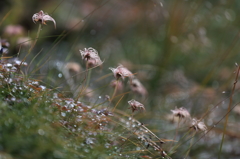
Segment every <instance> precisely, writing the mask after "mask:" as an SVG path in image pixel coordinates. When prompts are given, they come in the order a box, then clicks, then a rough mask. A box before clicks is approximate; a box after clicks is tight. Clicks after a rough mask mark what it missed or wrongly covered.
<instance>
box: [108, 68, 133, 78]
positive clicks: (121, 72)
mask: <svg viewBox="0 0 240 159" xmlns="http://www.w3.org/2000/svg"><path fill="white" fill-rule="evenodd" d="M109 69H110V70H112V72H113V75H114V77H115V78H116V79H119V78H122V79H123V80H124V79H125V77H129V78H131V79H133V77H134V76H133V74H132V72H131V71H129V70H128V69H127V68H126V67H124V66H123V65H119V66H118V67H117V68H112V67H110V68H109Z"/></svg>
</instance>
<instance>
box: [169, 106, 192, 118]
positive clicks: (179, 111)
mask: <svg viewBox="0 0 240 159" xmlns="http://www.w3.org/2000/svg"><path fill="white" fill-rule="evenodd" d="M171 111H172V113H173V115H174V116H177V117H179V118H189V117H190V114H189V112H188V111H187V109H186V108H183V107H181V108H177V107H176V108H175V110H171Z"/></svg>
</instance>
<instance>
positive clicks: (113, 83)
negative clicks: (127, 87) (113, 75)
mask: <svg viewBox="0 0 240 159" xmlns="http://www.w3.org/2000/svg"><path fill="white" fill-rule="evenodd" d="M110 86H111V87H113V88H116V89H117V91H122V90H123V82H122V81H117V80H112V81H111V83H110Z"/></svg>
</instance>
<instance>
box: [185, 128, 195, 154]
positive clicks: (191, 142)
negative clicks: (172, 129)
mask: <svg viewBox="0 0 240 159" xmlns="http://www.w3.org/2000/svg"><path fill="white" fill-rule="evenodd" d="M195 134H196V131H195V132H194V133H193V135H192V139H191V141H190V146H189V149H188V151H187V153H186V156H185V158H187V156H188V154H189V152H190V150H191V148H192V145H193V140H194V136H195Z"/></svg>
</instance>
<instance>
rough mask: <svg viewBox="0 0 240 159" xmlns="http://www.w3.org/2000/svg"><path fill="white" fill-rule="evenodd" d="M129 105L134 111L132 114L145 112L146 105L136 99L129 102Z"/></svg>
mask: <svg viewBox="0 0 240 159" xmlns="http://www.w3.org/2000/svg"><path fill="white" fill-rule="evenodd" d="M128 104H129V105H130V106H131V107H130V108H131V109H132V112H134V111H135V110H141V111H144V110H145V108H144V105H143V104H142V103H140V102H138V101H136V100H134V99H132V100H130V101H128Z"/></svg>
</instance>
